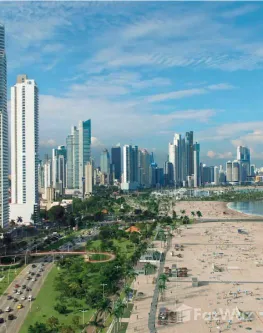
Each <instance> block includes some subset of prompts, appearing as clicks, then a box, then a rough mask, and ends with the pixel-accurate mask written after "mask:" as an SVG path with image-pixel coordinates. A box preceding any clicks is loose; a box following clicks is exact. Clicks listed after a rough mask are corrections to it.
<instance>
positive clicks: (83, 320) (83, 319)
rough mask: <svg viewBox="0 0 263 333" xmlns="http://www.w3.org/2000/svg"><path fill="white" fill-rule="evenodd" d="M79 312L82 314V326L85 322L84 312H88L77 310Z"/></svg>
mask: <svg viewBox="0 0 263 333" xmlns="http://www.w3.org/2000/svg"><path fill="white" fill-rule="evenodd" d="M79 311H80V312H82V324H83V326H84V322H85V318H84V315H85V312H88V310H84V309H83V310H79Z"/></svg>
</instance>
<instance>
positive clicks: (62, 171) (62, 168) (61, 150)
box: [52, 146, 67, 195]
mask: <svg viewBox="0 0 263 333" xmlns="http://www.w3.org/2000/svg"><path fill="white" fill-rule="evenodd" d="M66 164H67V149H66V147H65V146H58V148H54V149H52V185H53V188H54V189H56V190H57V191H58V192H59V194H60V195H62V194H63V193H64V189H65V187H66V178H67V177H66Z"/></svg>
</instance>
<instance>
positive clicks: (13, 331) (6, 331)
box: [0, 258, 53, 333]
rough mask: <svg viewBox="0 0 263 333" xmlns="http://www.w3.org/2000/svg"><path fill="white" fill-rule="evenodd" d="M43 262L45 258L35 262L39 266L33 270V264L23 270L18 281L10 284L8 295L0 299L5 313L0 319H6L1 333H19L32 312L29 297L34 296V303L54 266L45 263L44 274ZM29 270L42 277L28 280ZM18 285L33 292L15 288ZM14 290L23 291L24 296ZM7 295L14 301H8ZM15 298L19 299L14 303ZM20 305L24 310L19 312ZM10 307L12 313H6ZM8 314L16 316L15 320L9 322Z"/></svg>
mask: <svg viewBox="0 0 263 333" xmlns="http://www.w3.org/2000/svg"><path fill="white" fill-rule="evenodd" d="M42 262H44V260H43V258H40V259H39V260H37V262H35V264H36V265H37V267H36V268H32V264H30V265H27V267H26V268H25V269H23V270H22V272H20V274H19V275H18V276H17V277H16V279H15V280H14V281H13V282H12V283H11V284H10V286H9V287H8V289H7V291H6V293H5V294H4V295H2V296H1V297H0V309H1V310H2V311H3V313H2V314H0V318H4V320H5V323H2V324H0V333H18V332H19V330H20V328H21V326H22V324H23V322H24V320H25V318H26V316H27V314H28V312H29V311H30V301H28V300H27V298H28V296H29V295H32V297H33V301H32V302H34V299H35V298H37V294H38V293H39V291H40V289H41V286H42V284H43V282H44V280H45V278H46V277H47V275H48V273H49V272H50V270H51V268H52V265H53V263H50V262H48V263H45V266H43V268H44V272H40V269H41V267H42V266H41V263H42ZM29 270H30V271H31V272H34V273H35V274H37V273H39V274H40V275H41V276H40V277H36V279H37V281H35V282H34V281H32V279H31V280H27V277H28V276H31V275H30V274H28V271H29ZM33 277H35V275H34V276H32V278H33ZM16 284H19V285H20V286H21V287H22V285H26V286H27V287H29V288H31V289H32V291H26V289H22V288H21V287H20V288H15V285H16ZM14 289H19V290H21V292H22V294H21V295H17V294H15V293H13V290H14ZM7 295H11V296H12V299H11V300H7ZM21 296H25V297H26V299H25V300H21ZM14 297H15V298H17V299H18V301H17V302H14V300H13V298H14ZM20 303H21V304H22V305H23V308H22V309H20V310H18V309H17V305H18V304H20ZM8 306H9V307H10V308H11V311H10V312H5V309H6V308H7V307H8ZM8 314H13V315H14V316H15V319H13V320H8Z"/></svg>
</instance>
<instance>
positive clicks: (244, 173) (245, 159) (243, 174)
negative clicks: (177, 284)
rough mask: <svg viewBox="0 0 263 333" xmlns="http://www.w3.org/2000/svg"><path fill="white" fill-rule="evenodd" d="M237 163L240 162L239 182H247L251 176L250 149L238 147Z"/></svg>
mask: <svg viewBox="0 0 263 333" xmlns="http://www.w3.org/2000/svg"><path fill="white" fill-rule="evenodd" d="M237 161H238V162H239V181H240V182H245V181H247V177H248V176H249V175H250V149H249V148H247V147H243V146H238V147H237Z"/></svg>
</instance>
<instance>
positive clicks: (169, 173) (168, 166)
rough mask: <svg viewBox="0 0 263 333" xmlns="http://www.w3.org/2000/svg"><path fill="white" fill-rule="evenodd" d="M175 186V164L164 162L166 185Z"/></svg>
mask: <svg viewBox="0 0 263 333" xmlns="http://www.w3.org/2000/svg"><path fill="white" fill-rule="evenodd" d="M173 184H174V176H173V164H172V163H171V162H169V161H166V162H164V185H165V186H172V185H173Z"/></svg>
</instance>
